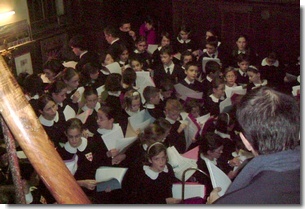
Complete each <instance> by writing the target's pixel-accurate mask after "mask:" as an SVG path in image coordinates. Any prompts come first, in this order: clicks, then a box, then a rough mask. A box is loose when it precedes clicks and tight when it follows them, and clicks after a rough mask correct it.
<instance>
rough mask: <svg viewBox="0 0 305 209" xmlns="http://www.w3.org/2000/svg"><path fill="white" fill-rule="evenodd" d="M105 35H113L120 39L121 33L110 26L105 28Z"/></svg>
mask: <svg viewBox="0 0 305 209" xmlns="http://www.w3.org/2000/svg"><path fill="white" fill-rule="evenodd" d="M104 33H106V34H107V35H111V36H112V37H114V38H117V37H119V31H118V29H117V28H116V27H114V26H112V25H109V26H106V27H105V28H104Z"/></svg>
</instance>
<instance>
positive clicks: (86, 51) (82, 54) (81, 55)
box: [79, 50, 88, 58]
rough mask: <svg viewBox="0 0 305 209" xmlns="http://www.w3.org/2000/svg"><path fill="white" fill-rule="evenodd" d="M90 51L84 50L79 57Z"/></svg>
mask: <svg viewBox="0 0 305 209" xmlns="http://www.w3.org/2000/svg"><path fill="white" fill-rule="evenodd" d="M87 52H88V51H87V50H86V51H84V52H82V53H81V54H80V55H79V58H81V57H82V56H83V55H84V54H86V53H87Z"/></svg>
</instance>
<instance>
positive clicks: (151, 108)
mask: <svg viewBox="0 0 305 209" xmlns="http://www.w3.org/2000/svg"><path fill="white" fill-rule="evenodd" d="M143 97H144V99H145V101H146V102H145V104H144V109H147V111H148V113H149V114H150V115H151V116H152V117H153V118H155V119H157V118H164V117H165V116H164V112H163V109H162V107H160V105H159V104H160V90H159V89H158V88H156V87H153V86H146V87H145V89H144V91H143Z"/></svg>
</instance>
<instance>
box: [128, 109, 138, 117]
mask: <svg viewBox="0 0 305 209" xmlns="http://www.w3.org/2000/svg"><path fill="white" fill-rule="evenodd" d="M125 111H126V113H127V114H128V115H129V116H133V115H135V114H137V113H139V112H140V109H138V111H137V112H132V111H130V110H125Z"/></svg>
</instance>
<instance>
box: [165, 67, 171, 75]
mask: <svg viewBox="0 0 305 209" xmlns="http://www.w3.org/2000/svg"><path fill="white" fill-rule="evenodd" d="M166 74H167V75H171V71H170V68H169V67H168V68H166Z"/></svg>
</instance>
